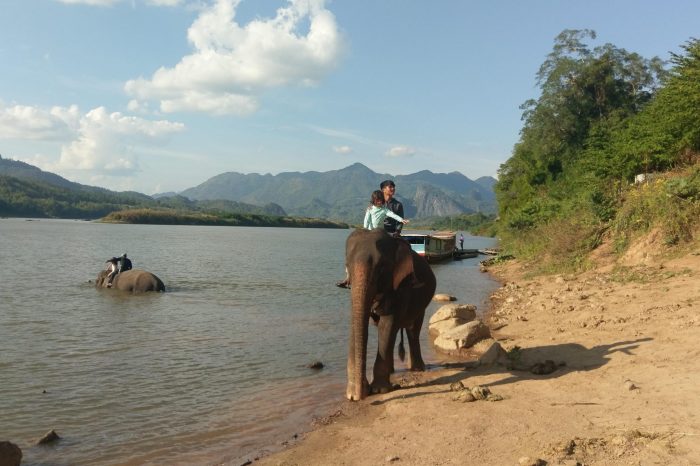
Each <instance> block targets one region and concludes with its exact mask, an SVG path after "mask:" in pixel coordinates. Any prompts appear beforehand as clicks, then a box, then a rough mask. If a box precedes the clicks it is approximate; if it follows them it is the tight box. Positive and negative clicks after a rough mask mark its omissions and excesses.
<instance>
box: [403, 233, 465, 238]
mask: <svg viewBox="0 0 700 466" xmlns="http://www.w3.org/2000/svg"><path fill="white" fill-rule="evenodd" d="M401 236H415V237H425V236H430V237H431V238H441V239H449V238H454V237H455V236H457V234H456V233H455V232H454V231H433V232H431V233H401Z"/></svg>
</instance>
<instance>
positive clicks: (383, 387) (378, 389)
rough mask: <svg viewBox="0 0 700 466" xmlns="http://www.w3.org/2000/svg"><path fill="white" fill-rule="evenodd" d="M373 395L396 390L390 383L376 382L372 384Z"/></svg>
mask: <svg viewBox="0 0 700 466" xmlns="http://www.w3.org/2000/svg"><path fill="white" fill-rule="evenodd" d="M371 389H372V393H389V392H390V391H392V390H393V389H394V386H393V385H392V384H391V383H390V382H389V381H386V382H377V381H376V380H375V381H373V382H372V385H371Z"/></svg>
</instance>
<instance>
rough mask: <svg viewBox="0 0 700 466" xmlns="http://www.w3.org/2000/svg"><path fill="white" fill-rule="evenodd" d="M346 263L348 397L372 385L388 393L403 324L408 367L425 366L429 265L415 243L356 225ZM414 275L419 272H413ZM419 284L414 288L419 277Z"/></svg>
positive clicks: (360, 396)
mask: <svg viewBox="0 0 700 466" xmlns="http://www.w3.org/2000/svg"><path fill="white" fill-rule="evenodd" d="M345 263H346V266H347V268H348V273H349V276H350V283H351V301H352V312H351V324H350V349H349V353H348V385H347V389H346V393H345V395H346V397H347V398H348V399H349V400H361V399H363V398H365V397H366V396H367V395H368V394H369V393H370V390H371V391H372V392H374V393H386V392H388V391H390V390H391V383H390V380H389V377H390V374H391V373H392V372H393V370H394V345H395V343H396V334H397V333H398V331H399V329H401V328H405V329H406V334H407V336H408V343H409V351H410V359H409V369H411V370H425V363H424V362H423V357H422V356H421V351H420V341H419V335H420V330H421V327H422V325H423V317H424V316H425V308H426V307H427V306H428V304H429V303H430V300H431V299H432V298H433V295H434V294H435V286H436V282H435V275H434V274H433V271H432V269H431V268H430V265H428V263H427V262H426V261H425V259H423V258H422V257H420V256H419V255H418V254H416V253H415V252H414V251H413V250H411V247H410V245H409V244H408V243H407V242H405V241H403V240H399V239H396V238H392V237H391V236H389V235H388V234H386V233H385V232H384V230H383V229H376V230H371V231H369V230H361V229H357V230H355V231H354V232H352V233H351V234H350V236H349V237H348V239H347V242H346V251H345ZM412 274H415V277H413V276H412ZM416 280H417V282H419V283H420V286H419V287H415V286H416V285H415V284H414V283H415V281H416ZM370 315H372V316H373V317H374V318H375V319H376V320H377V321H378V322H377V328H378V334H379V340H378V345H377V358H376V360H375V363H374V374H373V375H374V378H373V380H372V384H371V386H370V385H369V383H368V381H367V376H366V369H367V334H368V327H369V319H370Z"/></svg>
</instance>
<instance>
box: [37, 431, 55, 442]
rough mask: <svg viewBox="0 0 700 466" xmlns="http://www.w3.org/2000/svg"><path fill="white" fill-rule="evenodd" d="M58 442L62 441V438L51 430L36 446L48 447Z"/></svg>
mask: <svg viewBox="0 0 700 466" xmlns="http://www.w3.org/2000/svg"><path fill="white" fill-rule="evenodd" d="M57 440H61V437H60V436H59V435H58V434H57V433H56V431H55V430H51V431H49V432H47V433H46V435H44V436H43V437H41V438H40V439H39V440H38V441H37V442H36V444H37V445H47V444H49V443H53V442H56V441H57Z"/></svg>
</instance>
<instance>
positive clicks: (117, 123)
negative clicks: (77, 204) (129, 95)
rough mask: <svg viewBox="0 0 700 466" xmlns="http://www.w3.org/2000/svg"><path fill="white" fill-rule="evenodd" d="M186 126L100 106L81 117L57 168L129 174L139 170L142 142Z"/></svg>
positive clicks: (155, 139)
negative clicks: (151, 119)
mask: <svg viewBox="0 0 700 466" xmlns="http://www.w3.org/2000/svg"><path fill="white" fill-rule="evenodd" d="M183 129H184V125H183V124H182V123H176V122H171V121H167V120H158V121H150V120H145V119H143V118H139V117H133V116H126V115H123V114H121V113H119V112H114V113H107V110H106V109H105V108H104V107H98V108H95V109H93V110H90V111H89V112H88V113H87V114H85V116H83V117H82V118H81V119H80V126H79V128H78V132H77V133H78V134H77V139H75V140H74V141H72V142H71V143H69V144H67V145H64V146H63V147H62V149H61V158H60V159H59V161H58V164H57V166H56V168H57V169H59V170H60V169H64V170H66V169H67V170H89V171H93V172H96V173H109V174H112V175H129V174H132V173H134V172H135V171H138V168H139V167H138V146H139V145H151V144H155V143H159V142H160V141H162V139H163V138H165V137H166V136H168V135H170V134H172V133H174V132H178V131H182V130H183Z"/></svg>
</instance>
